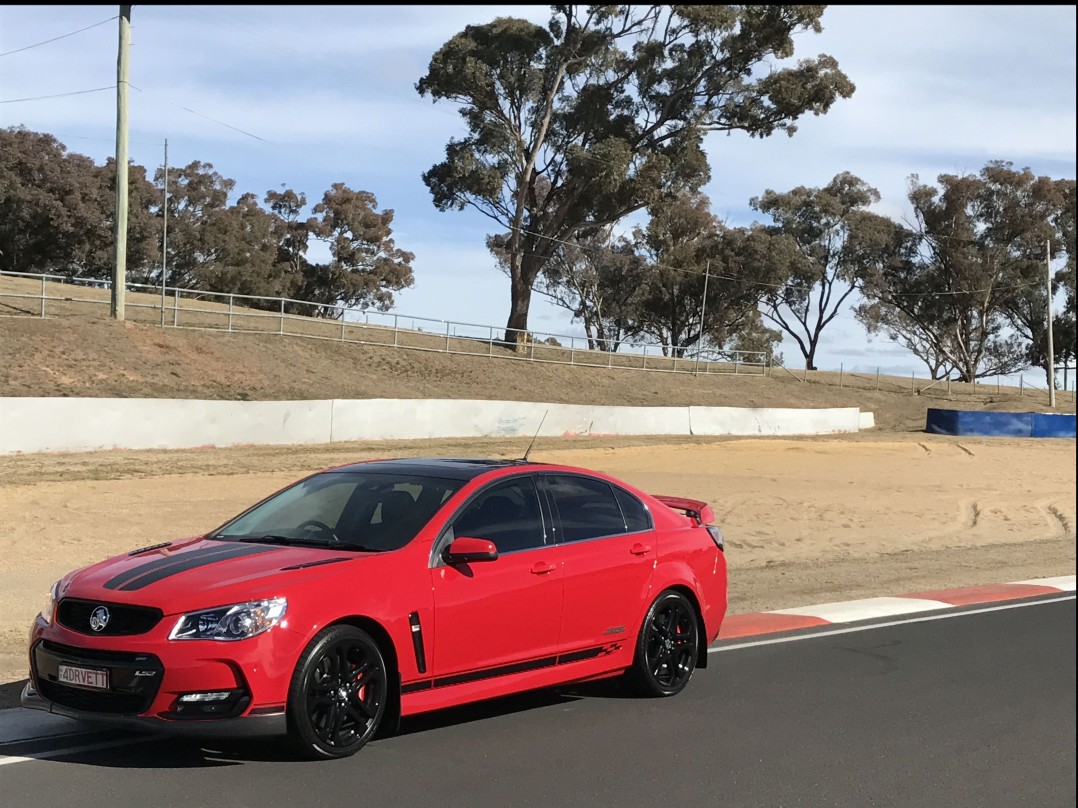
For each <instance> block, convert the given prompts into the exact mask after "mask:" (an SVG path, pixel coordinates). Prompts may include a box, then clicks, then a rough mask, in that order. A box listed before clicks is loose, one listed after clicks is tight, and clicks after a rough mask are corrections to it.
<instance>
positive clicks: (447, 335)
mask: <svg viewBox="0 0 1078 808" xmlns="http://www.w3.org/2000/svg"><path fill="white" fill-rule="evenodd" d="M445 352H446V353H449V322H448V321H446V324H445Z"/></svg>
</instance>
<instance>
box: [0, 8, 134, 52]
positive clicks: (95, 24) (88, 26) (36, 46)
mask: <svg viewBox="0 0 1078 808" xmlns="http://www.w3.org/2000/svg"><path fill="white" fill-rule="evenodd" d="M116 16H118V15H116ZM116 16H113V17H109V18H108V19H107V20H102V21H101V22H95V23H94V24H93V25H87V26H86V27H85V28H80V29H79V30H77V31H72V32H71V33H69V34H62V35H60V36H54V37H53V38H52V39H46V40H45V41H44V42H35V43H34V44H33V45H27V46H25V47H22V48H16V49H15V50H9V51H5V52H4V53H0V56H11V54H13V53H22V52H23V51H28V50H30V49H31V48H39V47H41V46H42V45H48V44H49V43H50V42H56V41H58V40H61V39H67V37H69V36H75V34H81V33H82V32H83V31H89V30H90V29H91V28H97V26H99V25H104V24H105V23H107V22H112V21H113V20H115V19H116Z"/></svg>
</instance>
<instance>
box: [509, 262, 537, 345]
mask: <svg viewBox="0 0 1078 808" xmlns="http://www.w3.org/2000/svg"><path fill="white" fill-rule="evenodd" d="M514 275H515V277H513V278H511V279H510V284H509V289H510V303H509V322H507V323H506V325H505V342H506V344H507V345H515V346H516V350H517V351H523V350H525V345H527V342H528V310H529V309H530V308H531V303H532V289H531V285H530V284H528V283H526V282H525V281H524V279H523V278H522V277H521V274H520V273H514Z"/></svg>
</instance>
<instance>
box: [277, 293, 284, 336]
mask: <svg viewBox="0 0 1078 808" xmlns="http://www.w3.org/2000/svg"><path fill="white" fill-rule="evenodd" d="M278 333H280V334H283V333H284V300H281V328H280V331H279V332H278Z"/></svg>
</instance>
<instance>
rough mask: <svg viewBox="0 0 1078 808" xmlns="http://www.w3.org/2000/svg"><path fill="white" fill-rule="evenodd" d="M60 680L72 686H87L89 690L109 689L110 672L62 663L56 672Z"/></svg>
mask: <svg viewBox="0 0 1078 808" xmlns="http://www.w3.org/2000/svg"><path fill="white" fill-rule="evenodd" d="M56 678H57V680H58V681H59V682H61V683H62V684H65V685H71V686H72V687H85V688H88V689H89V690H108V689H109V672H108V671H102V670H97V669H96V668H77V667H75V666H74V665H60V667H59V669H58V670H57V672H56Z"/></svg>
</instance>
